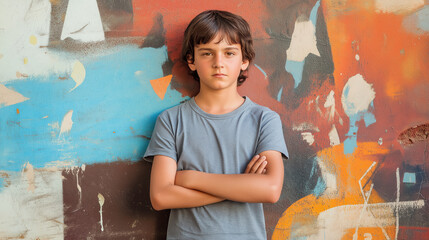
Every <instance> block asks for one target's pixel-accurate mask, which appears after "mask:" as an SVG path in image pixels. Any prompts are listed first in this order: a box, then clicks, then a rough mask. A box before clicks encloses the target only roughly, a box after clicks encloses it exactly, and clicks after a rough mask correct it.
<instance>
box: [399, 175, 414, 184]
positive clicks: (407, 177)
mask: <svg viewBox="0 0 429 240" xmlns="http://www.w3.org/2000/svg"><path fill="white" fill-rule="evenodd" d="M402 182H404V183H412V184H415V183H416V174H415V173H410V172H405V173H404V179H403V180H402Z"/></svg>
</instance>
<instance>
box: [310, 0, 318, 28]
mask: <svg viewBox="0 0 429 240" xmlns="http://www.w3.org/2000/svg"><path fill="white" fill-rule="evenodd" d="M319 7H320V0H319V1H317V2H316V4H314V6H313V8H312V9H311V12H310V21H311V22H312V23H313V25H314V26H316V24H317V11H318V10H319Z"/></svg>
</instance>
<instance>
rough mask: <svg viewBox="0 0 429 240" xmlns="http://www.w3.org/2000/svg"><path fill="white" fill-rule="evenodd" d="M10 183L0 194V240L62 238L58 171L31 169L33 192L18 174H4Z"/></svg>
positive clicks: (60, 192) (60, 185) (61, 191)
mask: <svg viewBox="0 0 429 240" xmlns="http://www.w3.org/2000/svg"><path fill="white" fill-rule="evenodd" d="M7 174H8V175H9V178H8V180H9V181H10V184H9V185H8V186H7V187H5V188H3V189H2V190H1V191H0V203H1V204H0V216H1V217H0V235H1V237H0V238H1V239H21V238H22V239H63V238H64V214H63V189H62V186H63V185H62V176H61V171H47V170H43V169H34V178H33V180H32V181H33V183H32V184H34V186H35V188H34V191H28V186H29V185H30V183H29V182H28V179H27V178H26V177H23V176H22V174H21V173H20V172H7Z"/></svg>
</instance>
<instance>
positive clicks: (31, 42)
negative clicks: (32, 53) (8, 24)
mask: <svg viewBox="0 0 429 240" xmlns="http://www.w3.org/2000/svg"><path fill="white" fill-rule="evenodd" d="M30 44H32V45H36V44H37V37H36V36H34V35H31V36H30Z"/></svg>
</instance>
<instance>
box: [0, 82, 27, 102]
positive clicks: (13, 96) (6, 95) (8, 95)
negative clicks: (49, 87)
mask: <svg viewBox="0 0 429 240" xmlns="http://www.w3.org/2000/svg"><path fill="white" fill-rule="evenodd" d="M28 99H29V98H26V97H24V96H22V94H20V93H18V92H15V91H13V90H10V89H9V88H7V87H5V86H4V85H3V84H0V107H5V106H9V105H13V104H17V103H20V102H24V101H27V100H28Z"/></svg>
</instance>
